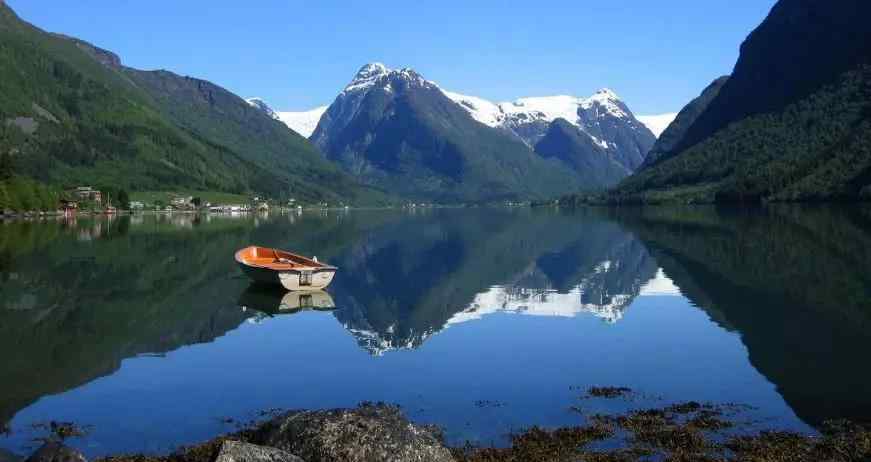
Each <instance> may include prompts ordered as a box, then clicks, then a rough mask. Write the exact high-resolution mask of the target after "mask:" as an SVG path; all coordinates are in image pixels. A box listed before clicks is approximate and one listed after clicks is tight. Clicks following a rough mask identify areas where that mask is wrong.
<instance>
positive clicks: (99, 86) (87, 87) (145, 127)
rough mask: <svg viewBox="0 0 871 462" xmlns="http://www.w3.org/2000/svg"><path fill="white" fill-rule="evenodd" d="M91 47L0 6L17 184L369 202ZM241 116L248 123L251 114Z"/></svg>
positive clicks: (9, 151)
mask: <svg viewBox="0 0 871 462" xmlns="http://www.w3.org/2000/svg"><path fill="white" fill-rule="evenodd" d="M92 51H93V49H92V48H90V47H89V46H86V44H83V42H80V41H78V40H75V39H72V38H69V37H64V36H60V35H56V34H49V33H46V32H44V31H41V30H39V29H38V28H36V27H34V26H31V25H30V24H27V23H26V22H24V21H22V20H21V19H19V18H18V17H17V16H16V15H15V13H14V12H13V11H12V10H11V9H10V8H9V7H8V6H6V5H5V4H2V3H0V154H2V155H6V156H8V157H7V159H9V162H10V163H11V165H12V171H13V172H14V174H15V175H16V176H17V177H22V178H29V179H32V180H35V181H38V182H41V183H45V184H49V185H54V186H55V187H57V188H61V187H69V186H74V185H78V184H88V185H93V186H96V187H105V188H125V189H128V190H172V189H186V190H211V191H226V192H233V193H240V194H243V193H254V192H257V193H262V194H267V195H270V196H272V197H277V198H281V197H289V196H292V197H296V198H298V199H300V200H306V201H318V200H328V201H338V200H348V201H353V200H355V199H359V200H363V199H364V198H368V197H369V195H368V194H369V193H368V192H367V191H365V190H364V189H362V188H359V187H357V186H356V185H355V183H354V181H353V180H352V179H351V178H349V177H347V176H346V175H343V174H341V173H340V172H338V170H337V169H335V168H334V167H333V166H331V165H328V164H327V163H326V162H323V161H322V160H321V159H319V158H318V157H317V155H316V153H315V151H314V150H313V148H312V147H311V146H310V145H309V144H308V142H307V141H305V140H303V139H301V138H300V137H299V136H298V135H296V134H294V133H293V132H292V131H290V130H289V129H287V128H286V127H284V126H282V125H280V124H278V123H277V122H274V121H271V120H270V121H268V124H272V125H274V126H271V125H264V127H265V128H264V129H263V130H261V131H260V132H255V134H253V135H250V136H249V138H247V139H246V138H242V137H240V136H239V133H240V132H242V131H243V130H244V127H240V121H239V120H238V119H234V118H233V117H232V114H228V112H226V111H224V112H221V111H220V110H216V109H215V108H214V107H211V108H209V107H206V108H202V107H200V108H195V107H194V108H193V109H192V107H193V106H187V107H186V106H178V105H177V104H176V101H172V100H171V98H172V97H173V96H174V95H171V94H170V95H167V97H166V98H165V99H163V98H161V97H162V96H164V94H162V93H157V92H149V91H147V90H148V89H149V88H152V86H150V85H145V84H146V83H147V82H146V79H145V78H141V79H137V78H135V77H138V76H139V74H137V73H134V72H132V71H131V73H129V74H128V73H126V72H123V71H119V69H121V68H120V62H119V60H118V59H117V57H114V55H111V54H110V53H107V52H104V53H103V54H95V53H93V52H92ZM175 77H177V76H175ZM178 79H180V80H181V81H184V79H183V78H178ZM196 82H198V83H204V84H207V82H204V81H196ZM209 85H211V84H209ZM218 88H219V87H217V86H213V88H212V89H213V90H214V91H212V92H211V94H216V93H218V91H217V90H216V89H218ZM227 93H228V92H227ZM229 95H230V96H232V97H235V95H232V94H229ZM230 96H227V98H228V99H231V100H232V98H231V97H230ZM234 102H235V101H234ZM239 102H240V104H242V105H244V104H245V103H244V101H242V100H241V99H239ZM170 106H172V107H178V108H179V111H183V112H171V111H169V110H167V108H168V107H170ZM246 107H247V105H246ZM194 109H197V110H199V112H197V111H195V110H194ZM251 112H252V114H253V113H255V112H256V111H254V110H253V109H252V110H251ZM250 117H252V118H255V119H254V120H255V122H258V121H257V120H256V117H259V113H257V115H251V116H250ZM334 187H335V189H333V188H334ZM376 196H377V194H376Z"/></svg>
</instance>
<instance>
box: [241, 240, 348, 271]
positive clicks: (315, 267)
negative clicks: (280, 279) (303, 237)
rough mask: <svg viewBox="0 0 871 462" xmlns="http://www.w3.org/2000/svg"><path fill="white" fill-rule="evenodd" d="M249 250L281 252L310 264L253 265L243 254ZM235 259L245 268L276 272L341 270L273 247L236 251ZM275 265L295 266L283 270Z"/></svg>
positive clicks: (254, 246) (251, 247) (255, 247)
mask: <svg viewBox="0 0 871 462" xmlns="http://www.w3.org/2000/svg"><path fill="white" fill-rule="evenodd" d="M249 249H266V250H271V251H274V252H276V254H277V253H278V252H281V253H284V254H287V255H290V256H292V257H294V258H297V259H300V260H302V261H304V262H306V263H308V265H305V264H299V263H291V264H288V263H273V264H265V265H264V264H259V263H253V262H251V261H248V260H247V259H246V258H245V257H244V256H242V254H243V252H245V251H247V250H249ZM234 257H235V259H236V262H237V263H239V264H240V265H245V266H248V267H250V268H262V269H267V270H270V271H276V272H291V271H292V272H300V271H312V272H315V273H318V272H323V271H336V270H338V269H339V268H338V267H336V266H333V265H330V264H327V263H321V262H319V261H314V260H312V259H311V258H308V257H305V256H302V255H299V254H295V253H293V252H288V251H286V250H281V249H275V248H272V247H263V246H259V245H249V246H248V247H245V248H242V249H239V250H237V251H236V254H235V255H234ZM275 265H288V266H289V265H293V266H290V267H288V268H281V267H275Z"/></svg>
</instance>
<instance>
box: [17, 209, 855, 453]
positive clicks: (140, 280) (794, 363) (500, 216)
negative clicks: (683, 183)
mask: <svg viewBox="0 0 871 462" xmlns="http://www.w3.org/2000/svg"><path fill="white" fill-rule="evenodd" d="M254 243H256V244H261V245H266V246H273V247H278V248H286V249H292V250H295V251H299V252H301V253H304V254H309V255H317V256H318V258H319V259H321V260H323V261H328V262H330V263H332V264H335V265H337V266H339V267H340V271H339V273H338V274H337V276H336V279H335V281H334V283H333V284H332V285H331V286H330V287H329V288H328V290H327V292H328V295H327V297H328V299H331V300H332V301H333V302H334V304H335V306H336V309H335V310H334V311H318V310H301V311H294V310H284V311H280V310H279V308H280V307H282V304H283V303H284V306H283V308H288V305H287V304H288V303H290V304H292V303H293V298H292V297H291V298H286V297H285V294H284V293H283V292H281V291H275V290H264V289H262V288H258V287H253V286H251V285H250V284H249V282H248V281H247V280H246V279H245V278H244V277H243V275H242V273H241V272H240V271H239V270H238V269H237V268H236V266H235V263H234V262H233V259H232V255H233V252H234V251H235V250H236V249H238V248H241V247H243V246H246V245H249V244H254ZM869 268H871V210H869V209H868V208H861V207H845V208H837V209H835V208H807V207H803V208H799V207H791V206H789V207H786V206H783V207H768V208H764V209H753V210H729V209H714V208H704V207H695V208H648V209H581V210H577V211H560V210H554V209H532V210H529V209H502V208H479V209H431V210H411V211H341V212H334V211H329V212H308V211H306V212H304V213H301V214H298V213H296V212H294V213H291V214H275V213H272V214H269V215H243V216H236V217H227V216H211V217H195V216H190V215H174V216H167V215H160V216H153V215H146V216H134V217H117V218H111V219H107V218H104V217H103V218H94V219H83V218H80V219H78V220H73V221H70V220H50V221H45V222H20V221H19V222H5V223H2V224H0V422H2V423H3V424H4V425H6V426H7V428H8V434H7V435H6V436H5V437H0V447H2V448H6V449H7V450H11V451H13V452H17V453H22V454H23V453H26V452H27V451H28V450H29V449H30V448H33V446H34V445H35V444H36V443H34V442H33V441H32V438H33V437H34V436H39V434H40V433H39V432H40V431H41V430H39V429H38V428H36V429H35V428H34V426H33V425H34V424H36V423H40V422H48V421H52V420H55V421H70V422H75V423H77V424H79V425H83V426H89V428H90V432H89V434H88V435H87V436H85V437H83V438H78V439H74V440H72V441H71V443H72V445H74V446H77V447H79V448H81V449H82V450H84V451H85V452H86V453H87V454H89V455H92V456H95V455H101V454H109V453H117V452H133V451H147V452H165V451H168V450H170V449H171V448H173V447H175V446H178V445H180V444H186V443H191V442H195V441H199V440H203V439H207V438H209V437H211V436H214V435H215V434H217V433H220V432H226V431H230V430H233V429H234V428H236V427H235V424H234V422H238V421H246V420H249V419H253V418H258V416H259V415H260V414H259V412H260V411H263V410H268V409H273V408H285V409H293V408H325V407H339V406H342V407H344V406H354V405H356V404H357V403H359V402H361V401H364V400H369V401H386V402H391V403H396V404H399V405H401V406H402V407H403V409H404V411H405V412H406V414H407V415H408V416H409V417H410V418H411V419H412V420H414V421H416V422H422V423H431V424H436V425H439V426H441V427H443V428H444V430H445V434H446V437H447V439H448V441H449V442H451V443H462V442H463V441H466V440H471V441H475V442H479V443H483V444H489V443H493V444H504V443H505V441H506V435H507V434H508V433H509V432H511V431H513V430H518V429H521V428H524V427H528V426H531V425H542V426H559V425H572V424H578V423H581V422H582V417H581V415H580V414H579V413H577V412H576V411H574V410H571V409H570V408H572V407H575V408H579V409H581V410H582V411H583V412H588V413H592V412H608V411H614V410H622V409H624V408H626V407H644V406H659V405H663V404H664V403H669V402H675V401H683V400H698V401H713V402H720V403H723V402H731V403H742V404H746V405H749V406H752V407H753V409H750V410H748V411H747V418H751V419H754V420H756V421H757V422H759V425H763V426H774V427H778V428H786V429H792V430H798V431H803V432H810V431H813V428H814V426H816V425H819V424H820V423H821V422H823V421H824V420H826V419H832V418H841V417H845V418H854V419H862V418H865V419H867V416H869V415H871V387H869V386H868V383H871V372H869V368H868V367H867V356H868V353H869V345H871V273H869V271H868V269H869ZM593 385H613V386H627V387H631V388H632V389H633V390H635V391H636V393H635V394H634V395H633V397H632V399H630V400H628V401H627V400H616V401H609V400H591V399H582V395H583V394H584V390H585V389H586V388H588V387H590V386H593Z"/></svg>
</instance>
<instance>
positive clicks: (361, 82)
mask: <svg viewBox="0 0 871 462" xmlns="http://www.w3.org/2000/svg"><path fill="white" fill-rule="evenodd" d="M390 72H391V71H390V69H388V68H387V66H385V65H384V64H382V63H369V64H366V65H365V66H363V67H361V68H360V70H359V71H357V74H356V75H355V76H354V78H353V79H352V80H351V83H349V84H348V86H346V87H345V90H344V91H345V92H346V93H350V92H357V91H361V90H365V89H367V88H369V87H372V86H373V85H375V83H376V82H378V80H379V79H381V78H382V77H384V76H386V75H388V74H389V73H390Z"/></svg>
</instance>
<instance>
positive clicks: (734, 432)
mask: <svg viewBox="0 0 871 462" xmlns="http://www.w3.org/2000/svg"><path fill="white" fill-rule="evenodd" d="M602 390H604V389H602ZM602 390H599V392H601V393H602V395H601V396H605V397H609V395H612V394H613V395H615V396H616V395H617V394H619V393H622V392H623V390H624V389H612V390H614V391H610V390H604V391H602ZM593 394H595V393H593ZM733 411H734V408H732V407H725V406H715V405H708V404H700V403H695V402H687V403H681V404H676V405H672V406H668V407H664V408H658V409H643V410H636V411H631V412H629V413H627V414H622V415H593V416H586V418H585V419H584V420H585V421H586V424H585V425H583V426H577V427H567V428H559V429H551V430H545V429H540V428H537V427H534V428H532V429H529V430H527V431H525V432H524V433H520V434H517V435H513V436H512V438H511V446H510V447H507V448H481V447H474V446H471V445H468V446H466V447H459V448H457V447H454V448H449V447H447V446H446V445H445V444H444V441H443V438H442V435H441V432H440V431H439V429H437V428H435V427H431V426H424V425H416V424H413V423H411V422H409V421H408V420H407V419H406V418H405V416H404V415H403V414H402V412H401V410H400V409H399V408H398V407H395V406H390V405H385V404H369V403H364V404H361V405H360V406H359V407H357V408H356V409H334V410H325V411H293V412H288V413H285V414H282V415H280V416H277V417H274V418H272V419H271V420H268V421H266V422H262V423H259V424H256V425H254V426H252V427H250V428H247V429H244V430H241V431H239V432H237V433H234V434H231V435H225V436H221V437H218V438H215V439H213V440H211V441H208V442H205V443H202V444H200V445H196V446H192V447H188V448H183V449H180V450H178V451H177V452H175V453H173V454H170V455H168V456H149V455H129V456H113V457H109V458H106V459H102V461H101V462H339V461H342V462H346V461H347V462H370V461H372V462H374V461H385V462H399V461H415V462H430V461H431V462H447V461H457V462H502V461H589V462H631V461H641V460H663V461H674V462H678V461H706V462H714V461H758V462H769V461H771V462H774V461H808V462H811V461H813V462H819V461H839V462H840V461H849V462H851V461H871V432H869V431H867V430H866V429H865V428H863V427H860V426H857V425H853V424H849V423H846V422H837V423H831V424H829V425H827V426H826V427H825V428H824V429H823V430H822V432H821V435H820V436H807V435H799V434H795V433H788V432H779V431H763V432H756V433H750V432H748V431H746V430H745V431H742V430H741V429H740V428H737V426H738V424H737V423H736V422H735V419H730V418H729V417H730V416H733V415H734V412H733ZM27 462H87V460H86V459H85V457H84V456H83V455H82V454H81V453H79V452H77V451H75V450H74V449H71V448H69V447H67V446H64V445H63V444H61V443H60V442H59V441H49V442H47V443H45V445H43V447H42V448H40V449H39V450H38V451H37V452H35V453H34V454H33V455H32V456H31V457H30V458H29V459H28V460H27Z"/></svg>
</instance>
